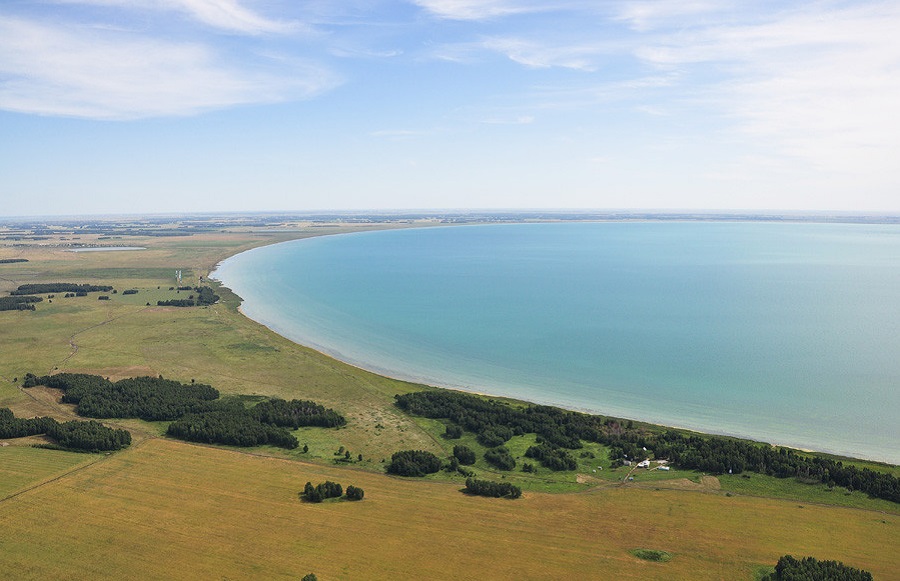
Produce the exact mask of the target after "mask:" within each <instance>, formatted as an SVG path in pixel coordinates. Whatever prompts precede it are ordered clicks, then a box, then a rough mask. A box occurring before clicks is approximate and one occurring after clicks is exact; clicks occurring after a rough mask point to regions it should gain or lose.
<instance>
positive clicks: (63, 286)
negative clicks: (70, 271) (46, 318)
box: [10, 282, 113, 296]
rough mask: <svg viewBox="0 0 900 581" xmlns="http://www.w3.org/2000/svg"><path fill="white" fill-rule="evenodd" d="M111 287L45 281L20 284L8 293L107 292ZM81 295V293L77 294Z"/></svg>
mask: <svg viewBox="0 0 900 581" xmlns="http://www.w3.org/2000/svg"><path fill="white" fill-rule="evenodd" d="M112 288H113V287H111V286H109V285H96V284H77V283H71V282H45V283H31V284H22V285H19V288H17V289H16V290H14V291H12V292H11V293H10V294H12V295H42V294H46V293H67V292H71V293H76V294H77V293H82V292H83V293H92V292H107V291H111V290H112ZM79 296H81V295H79Z"/></svg>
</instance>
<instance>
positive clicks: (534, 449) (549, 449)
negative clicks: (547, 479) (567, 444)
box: [525, 442, 578, 472]
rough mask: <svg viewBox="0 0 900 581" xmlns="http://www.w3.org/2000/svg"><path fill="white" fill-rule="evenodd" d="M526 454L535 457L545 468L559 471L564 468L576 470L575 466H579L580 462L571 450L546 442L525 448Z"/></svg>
mask: <svg viewBox="0 0 900 581" xmlns="http://www.w3.org/2000/svg"><path fill="white" fill-rule="evenodd" d="M525 456H526V457H528V458H534V459H535V460H537V461H538V462H540V463H541V465H542V466H544V467H545V468H549V469H550V470H555V471H557V472H559V471H562V470H575V468H577V467H578V462H576V461H575V458H573V457H572V455H571V454H569V452H567V451H566V450H564V449H562V448H554V447H553V446H551V445H549V444H547V443H546V442H544V443H542V444H538V445H537V446H530V447H529V448H528V449H527V450H525Z"/></svg>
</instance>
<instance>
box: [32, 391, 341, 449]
mask: <svg viewBox="0 0 900 581" xmlns="http://www.w3.org/2000/svg"><path fill="white" fill-rule="evenodd" d="M24 385H25V387H33V386H35V385H46V386H48V387H53V388H56V389H61V390H63V402H65V403H73V404H76V406H77V407H76V412H78V414H79V415H82V416H86V417H93V418H140V419H142V420H147V421H160V420H174V421H173V422H172V423H171V424H170V425H169V427H168V429H167V434H168V435H170V436H172V437H174V438H178V439H181V440H189V441H192V442H202V443H207V444H227V445H231V446H259V445H264V444H268V445H272V446H279V447H282V448H288V449H293V448H296V447H297V446H298V442H297V438H296V437H294V435H293V434H291V433H290V432H289V431H288V430H287V429H285V427H291V428H296V427H298V426H300V425H304V426H322V427H333V426H338V425H343V424H344V423H346V420H345V419H344V418H343V416H341V415H340V414H338V413H337V412H335V411H334V410H332V409H326V408H325V407H323V406H321V405H318V404H316V403H315V402H311V401H300V400H292V401H290V402H287V401H284V400H280V399H274V400H267V401H263V402H260V403H259V404H258V405H256V406H255V407H253V408H250V409H247V408H246V407H245V406H244V405H243V403H241V402H240V401H239V400H236V399H224V400H223V399H219V392H218V390H216V389H215V388H213V387H211V386H209V385H205V384H200V383H196V384H190V385H188V384H183V383H180V382H178V381H173V380H168V379H163V378H162V377H135V378H129V379H121V380H119V381H116V382H111V381H109V380H108V379H106V378H103V377H100V376H99V375H89V374H84V373H58V374H56V375H49V376H43V377H38V376H36V375H34V374H31V373H28V374H26V375H25V384H24Z"/></svg>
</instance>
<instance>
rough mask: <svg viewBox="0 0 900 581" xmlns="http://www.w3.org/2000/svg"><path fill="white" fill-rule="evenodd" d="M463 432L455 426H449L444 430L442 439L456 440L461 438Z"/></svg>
mask: <svg viewBox="0 0 900 581" xmlns="http://www.w3.org/2000/svg"><path fill="white" fill-rule="evenodd" d="M462 433H463V430H462V428H460V427H459V426H457V425H456V424H450V425H448V426H447V427H446V428H444V437H445V438H447V439H448V440H458V439H460V438H462Z"/></svg>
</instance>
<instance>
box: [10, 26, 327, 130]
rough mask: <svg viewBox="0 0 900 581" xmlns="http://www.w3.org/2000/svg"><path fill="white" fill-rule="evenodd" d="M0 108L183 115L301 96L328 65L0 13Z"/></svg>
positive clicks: (321, 85)
mask: <svg viewBox="0 0 900 581" xmlns="http://www.w3.org/2000/svg"><path fill="white" fill-rule="evenodd" d="M0 79H2V80H3V82H2V83H0V108H3V109H6V110H11V111H18V112H24V113H37V114H44V115H63V116H74V117H88V118H99V119H133V118H140V117H149V116H168V115H187V114H194V113H198V112H202V111H206V110H210V109H216V108H222V107H229V106H234V105H240V104H248V103H270V102H279V101H284V100H288V99H298V98H306V97H310V96H312V95H315V94H317V93H320V92H322V91H324V90H327V89H329V88H331V87H333V86H335V85H336V84H337V83H338V82H339V80H338V78H337V77H336V76H335V75H334V74H333V73H330V72H329V71H327V70H325V69H323V68H320V67H317V66H314V65H310V64H307V63H304V62H302V61H298V60H296V59H283V60H278V59H272V58H268V57H264V56H260V55H258V54H257V55H253V56H252V58H250V59H249V61H248V60H246V59H245V60H243V61H242V62H240V63H238V62H231V61H229V59H228V58H226V56H225V55H223V54H220V53H218V52H217V51H216V50H214V49H212V48H211V47H209V46H206V45H204V44H201V43H198V42H176V41H169V40H164V39H159V38H152V37H144V36H140V35H136V34H132V33H126V32H121V31H116V30H107V29H101V28H95V27H94V28H87V27H77V26H76V27H72V26H60V25H54V24H45V23H37V22H34V21H31V20H28V19H22V18H9V17H3V18H0Z"/></svg>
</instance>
